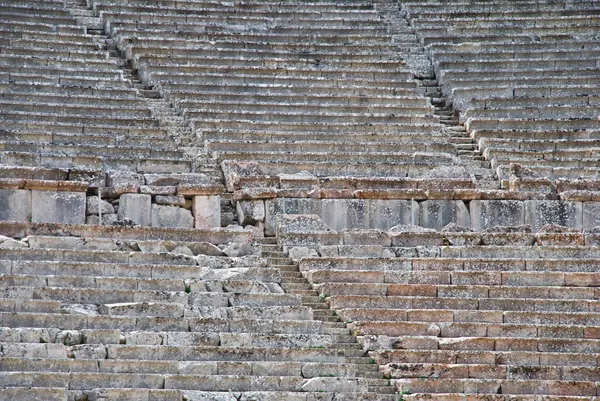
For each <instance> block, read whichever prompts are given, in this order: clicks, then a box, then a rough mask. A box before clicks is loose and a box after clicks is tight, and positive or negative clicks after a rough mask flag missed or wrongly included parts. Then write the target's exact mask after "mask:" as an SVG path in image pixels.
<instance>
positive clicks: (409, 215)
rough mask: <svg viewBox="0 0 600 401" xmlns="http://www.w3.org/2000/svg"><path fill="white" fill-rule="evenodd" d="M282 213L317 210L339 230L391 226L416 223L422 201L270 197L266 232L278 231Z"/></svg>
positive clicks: (314, 211)
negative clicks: (276, 228) (276, 226)
mask: <svg viewBox="0 0 600 401" xmlns="http://www.w3.org/2000/svg"><path fill="white" fill-rule="evenodd" d="M280 214H316V215H318V216H320V217H321V218H322V219H323V221H324V222H325V223H326V224H327V225H329V226H330V227H331V228H333V229H335V230H343V229H345V228H356V229H359V228H374V229H379V230H388V229H389V228H391V227H393V226H395V225H397V224H416V223H418V220H419V205H418V203H417V202H415V201H409V200H379V199H300V198H279V199H269V200H267V201H266V222H265V229H266V232H267V233H269V232H274V229H275V218H276V216H277V215H280Z"/></svg>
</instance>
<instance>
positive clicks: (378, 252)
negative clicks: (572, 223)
mask: <svg viewBox="0 0 600 401" xmlns="http://www.w3.org/2000/svg"><path fill="white" fill-rule="evenodd" d="M296 219H297V218H296ZM293 221H294V219H292V220H290V221H289V222H288V223H282V225H281V226H280V227H279V229H280V232H282V233H287V234H288V235H285V236H283V237H281V238H280V241H281V242H282V244H283V245H284V247H285V248H286V249H287V251H288V252H289V255H290V257H292V258H294V260H296V262H297V263H298V265H299V269H300V271H301V272H302V274H303V275H304V277H306V278H307V279H308V280H309V281H310V282H311V283H312V284H313V286H314V288H316V289H317V290H318V291H319V293H320V294H321V296H322V297H324V298H325V299H326V301H327V303H328V304H329V305H330V306H331V308H332V309H334V310H335V311H336V312H337V314H338V315H339V316H340V317H341V318H342V319H343V320H344V321H345V322H347V323H348V327H350V328H351V329H352V330H353V332H354V334H355V335H357V336H358V338H359V341H360V342H361V343H362V344H363V347H364V349H365V350H368V351H369V354H368V355H369V356H371V357H372V358H374V359H375V361H376V362H377V364H378V365H380V368H381V370H382V372H384V374H385V375H386V377H388V378H390V379H391V380H392V382H393V383H394V385H395V386H396V389H397V391H398V392H399V393H400V394H401V395H402V398H403V399H405V400H464V399H467V400H489V399H495V400H538V399H544V400H577V401H579V400H581V401H583V400H590V399H595V398H594V397H595V396H596V395H597V394H598V391H599V388H598V383H597V378H598V374H599V369H600V367H599V365H598V360H599V359H598V356H599V355H600V348H599V347H600V342H599V341H598V338H599V336H598V328H597V326H598V324H599V319H600V314H599V313H598V311H599V307H600V304H599V303H598V290H597V285H598V273H597V271H596V269H595V265H596V260H597V258H598V256H599V255H598V248H597V244H598V237H597V235H596V234H591V233H588V234H586V235H584V234H583V233H581V232H580V231H577V230H566V229H564V228H560V227H546V228H544V229H543V230H541V231H540V232H539V233H538V234H534V233H531V232H529V233H527V232H526V230H525V228H524V227H520V228H517V227H497V228H495V229H491V230H488V231H486V232H484V233H472V232H468V230H465V229H461V230H455V229H454V230H452V229H450V228H448V229H445V230H442V231H441V232H437V231H435V230H423V229H420V230H419V229H418V228H417V227H414V226H413V227H410V226H399V227H396V228H394V229H392V230H390V232H383V231H377V230H364V231H360V230H354V231H353V230H348V231H344V232H338V235H340V237H343V240H342V241H340V242H338V243H337V244H336V245H331V244H332V243H333V242H332V241H331V238H332V236H333V235H335V234H336V232H335V231H331V230H330V231H329V232H327V233H326V232H323V231H322V232H317V231H313V234H312V236H311V235H310V233H309V232H305V233H304V236H303V237H302V238H303V240H300V237H299V236H296V237H294V236H293V235H289V234H290V233H293V231H294V230H298V228H294V227H295V226H294V225H293V223H292V222H293ZM550 238H551V240H549V239H550ZM449 244H452V245H449ZM490 397H493V398H490Z"/></svg>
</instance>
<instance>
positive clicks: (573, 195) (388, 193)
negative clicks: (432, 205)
mask: <svg viewBox="0 0 600 401" xmlns="http://www.w3.org/2000/svg"><path fill="white" fill-rule="evenodd" d="M257 182H258V181H257ZM263 183H267V184H268V182H263ZM274 198H312V199H377V200H393V199H398V200H415V201H425V200H463V201H471V200H513V201H527V200H563V201H600V191H565V192H560V193H556V194H555V193H542V192H535V191H526V192H521V191H506V190H487V189H476V188H458V189H419V188H402V189H393V188H391V189H358V190H353V189H342V188H340V189H334V188H321V187H313V188H285V189H279V188H276V187H273V186H266V187H253V188H244V189H238V190H235V191H234V199H235V200H257V199H274Z"/></svg>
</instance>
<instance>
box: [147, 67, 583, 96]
mask: <svg viewBox="0 0 600 401" xmlns="http://www.w3.org/2000/svg"><path fill="white" fill-rule="evenodd" d="M152 76H153V77H154V78H155V80H156V81H157V82H156V85H157V87H158V88H162V89H164V94H165V96H168V95H167V94H168V93H171V92H173V93H176V94H177V93H180V92H184V93H190V94H193V93H196V92H198V91H200V92H201V91H209V90H213V91H216V90H217V89H216V88H221V89H222V90H229V89H228V88H230V87H231V91H233V92H235V91H236V90H245V91H251V90H252V89H253V88H254V87H259V88H260V87H267V88H269V89H270V88H272V87H273V88H278V87H284V88H290V87H291V88H299V89H298V91H302V92H304V91H305V90H306V89H305V88H306V85H307V84H309V83H310V88H311V89H312V90H314V91H315V92H314V93H320V92H325V94H328V93H336V92H343V91H345V90H346V91H348V90H353V91H354V92H356V91H369V92H371V93H373V92H374V93H378V94H379V93H380V94H381V95H386V94H390V92H391V93H392V94H394V93H396V94H399V95H402V94H403V93H408V94H414V93H415V91H417V84H416V82H415V81H413V80H401V81H396V80H393V79H382V78H380V79H377V80H374V79H368V78H369V77H362V78H361V77H358V78H350V77H335V78H328V77H326V76H325V77H317V76H314V77H311V78H310V79H307V78H303V77H301V76H299V77H296V76H293V75H279V76H274V75H261V74H260V73H255V74H251V71H248V73H246V74H241V73H240V74H236V75H228V74H227V73H226V72H222V73H219V72H218V71H216V72H204V73H199V74H176V73H162V72H154V73H153V74H152ZM588 79H591V78H588ZM396 84H397V86H394V85H396ZM354 88H355V89H354ZM395 89H397V90H398V91H397V92H394V90H395ZM270 90H273V89H270ZM264 91H265V92H267V93H268V91H267V90H266V89H265V90H264ZM369 92H367V93H369ZM359 94H360V92H359Z"/></svg>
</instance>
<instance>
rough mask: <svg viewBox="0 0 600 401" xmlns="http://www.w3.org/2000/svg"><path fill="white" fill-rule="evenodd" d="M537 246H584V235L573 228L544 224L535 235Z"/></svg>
mask: <svg viewBox="0 0 600 401" xmlns="http://www.w3.org/2000/svg"><path fill="white" fill-rule="evenodd" d="M536 238H537V243H538V245H546V246H552V245H559V246H560V245H563V246H564V245H568V246H583V245H585V234H584V233H582V232H581V231H580V230H577V229H576V228H573V227H566V226H561V225H558V224H546V225H544V226H543V227H542V228H540V229H539V230H538V232H537V234H536Z"/></svg>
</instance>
